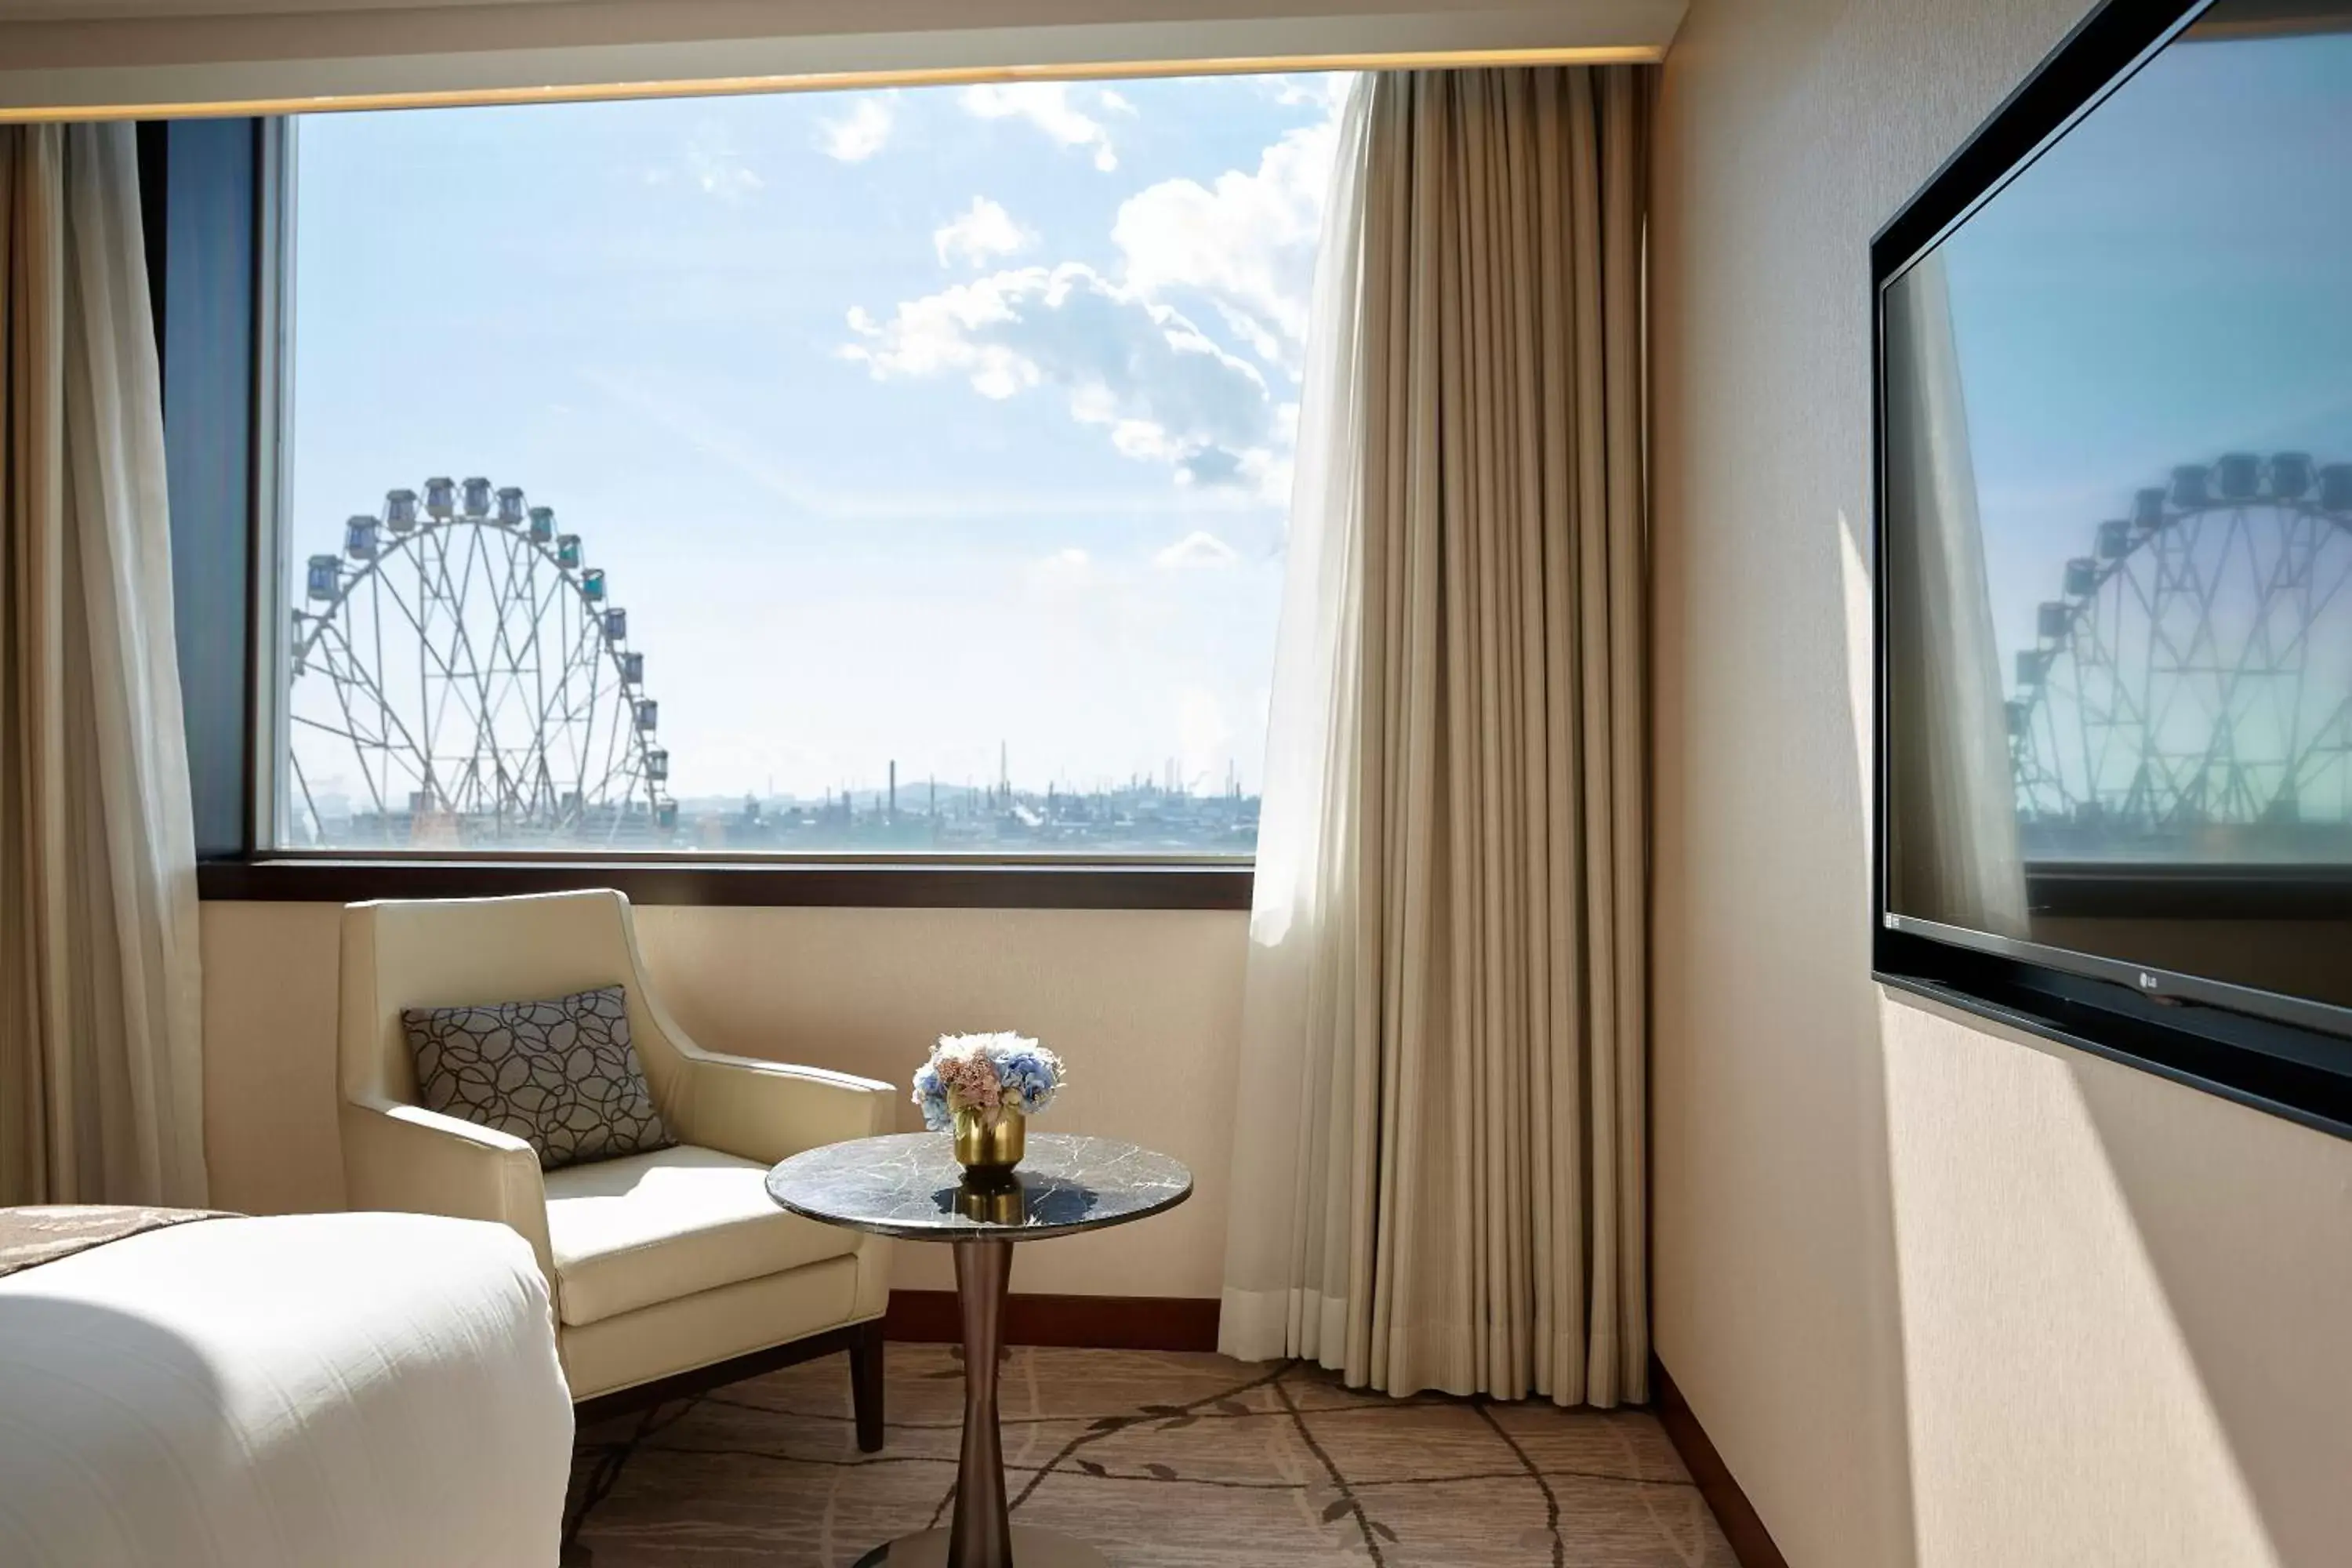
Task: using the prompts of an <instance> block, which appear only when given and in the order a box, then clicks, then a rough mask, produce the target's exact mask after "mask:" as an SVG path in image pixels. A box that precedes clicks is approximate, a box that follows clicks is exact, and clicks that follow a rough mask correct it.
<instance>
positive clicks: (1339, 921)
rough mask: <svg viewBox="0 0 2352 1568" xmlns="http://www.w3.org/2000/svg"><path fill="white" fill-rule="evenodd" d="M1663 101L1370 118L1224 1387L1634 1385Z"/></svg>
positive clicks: (1273, 789)
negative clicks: (1269, 1360)
mask: <svg viewBox="0 0 2352 1568" xmlns="http://www.w3.org/2000/svg"><path fill="white" fill-rule="evenodd" d="M1646 90H1647V79H1646V77H1645V76H1644V75H1643V74H1642V73H1640V72H1638V71H1636V70H1633V69H1632V68H1605V69H1582V68H1576V69H1566V68H1545V69H1535V70H1470V71H1428V72H1402V73H1387V74H1383V75H1381V76H1379V77H1377V78H1374V79H1371V82H1370V87H1369V90H1368V94H1367V100H1366V101H1365V102H1363V103H1361V104H1360V105H1358V106H1355V112H1357V113H1359V114H1360V116H1361V121H1362V123H1361V127H1360V137H1361V143H1360V151H1355V152H1352V153H1351V154H1349V155H1352V156H1354V157H1355V158H1356V159H1357V162H1356V163H1353V164H1352V165H1350V166H1349V167H1344V168H1343V169H1342V171H1341V186H1342V190H1343V196H1342V198H1341V203H1340V204H1339V205H1336V206H1335V211H1337V212H1339V213H1340V214H1342V215H1344V216H1345V220H1346V221H1345V223H1344V225H1335V226H1333V227H1332V228H1331V229H1329V230H1328V231H1327V238H1326V248H1327V255H1326V257H1325V266H1324V268H1323V271H1322V273H1321V274H1320V276H1319V278H1318V313H1317V321H1316V329H1317V331H1318V336H1317V337H1316V338H1315V339H1314V340H1312V341H1311V342H1310V345H1309V353H1310V357H1311V358H1312V359H1313V361H1314V363H1312V364H1311V365H1310V371H1309V380H1308V386H1307V407H1306V409H1305V411H1304V417H1303V424H1302V438H1301V451H1300V458H1299V461H1300V466H1301V478H1300V488H1299V492H1298V496H1297V499H1296V500H1295V503H1294V509H1293V517H1292V529H1293V541H1292V546H1291V550H1292V557H1291V564H1292V569H1293V572H1294V574H1296V573H1297V572H1298V571H1299V570H1300V568H1301V566H1302V563H1303V564H1304V565H1305V566H1306V567H1307V569H1308V570H1309V571H1310V572H1311V573H1312V574H1313V575H1314V576H1315V578H1316V580H1317V589H1316V591H1315V592H1314V593H1313V594H1308V593H1307V592H1306V591H1304V590H1302V588H1301V586H1300V584H1298V583H1297V582H1296V581H1294V583H1293V584H1292V591H1291V597H1290V598H1289V600H1288V601H1287V602H1286V619H1285V624H1284V628H1283V635H1282V642H1281V648H1280V652H1279V654H1278V656H1277V668H1276V686H1275V699H1274V704H1273V714H1274V723H1275V726H1276V732H1275V734H1274V735H1273V737H1272V738H1271V740H1270V742H1269V763H1268V782H1267V788H1266V795H1265V813H1264V821H1263V826H1262V828H1261V848H1260V867H1261V869H1260V879H1261V886H1260V891H1259V895H1258V900H1257V906H1256V908H1255V910H1254V913H1253V920H1252V949H1251V961H1250V962H1251V971H1250V978H1249V987H1248V999H1247V1005H1246V1006H1247V1012H1246V1017H1245V1024H1244V1047H1243V1062H1242V1089H1241V1099H1240V1104H1239V1110H1238V1117H1237V1124H1236V1144H1237V1147H1236V1153H1235V1157H1234V1190H1235V1198H1234V1215H1233V1219H1232V1221H1231V1222H1230V1242H1229V1254H1228V1262H1227V1270H1226V1290H1225V1297H1224V1317H1223V1323H1224V1327H1223V1343H1224V1347H1225V1349H1226V1350H1227V1351H1228V1352H1230V1353H1233V1354H1236V1355H1241V1356H1244V1357H1247V1358H1250V1359H1265V1358H1266V1357H1270V1356H1276V1355H1286V1354H1287V1355H1304V1356H1310V1357H1314V1358H1316V1359H1318V1360H1320V1361H1322V1362H1323V1363H1326V1364H1328V1365H1331V1366H1334V1367H1338V1368H1339V1369H1340V1370H1341V1371H1342V1372H1343V1373H1344V1374H1345V1375H1346V1377H1347V1378H1348V1380H1349V1382H1350V1383H1352V1384H1363V1385H1369V1386H1371V1387H1375V1388H1381V1389H1386V1390H1388V1391H1390V1392H1392V1393H1396V1394H1405V1393H1410V1392H1412V1391H1414V1390H1417V1389H1422V1388H1429V1387H1435V1388H1441V1389H1444V1390H1447V1391H1449V1392H1454V1393H1462V1394H1467V1393H1473V1392H1485V1393H1490V1394H1497V1395H1501V1396H1504V1397H1510V1398H1518V1397H1524V1396H1526V1395H1527V1394H1529V1393H1531V1392H1532V1393H1536V1394H1543V1395H1545V1396H1548V1397H1549V1398H1552V1399H1555V1400H1558V1401H1559V1402H1561V1403H1580V1402H1590V1403H1593V1404H1599V1405H1612V1404H1615V1403H1618V1402H1619V1401H1621V1400H1629V1399H1630V1400H1639V1399H1642V1398H1644V1397H1646V1394H1647V1381H1648V1374H1647V1365H1648V1356H1649V1342H1648V1301H1647V1263H1646V1235H1647V1226H1646V1213H1645V1199H1646V1194H1645V1181H1646V1154H1645V1145H1644V1128H1645V1121H1646V1108H1645V1075H1644V1062H1645V1056H1646V1047H1645V1035H1644V1016H1645V1005H1646V991H1645V987H1646V975H1647V965H1646V960H1645V953H1644V938H1645V931H1646V921H1647V915H1646V911H1645V907H1644V894H1645V883H1646V876H1647V849H1646V846H1647V829H1646V825H1645V821H1644V808H1645V797H1646V776H1645V763H1644V756H1645V744H1646V719H1645V713H1646V687H1645V676H1644V669H1643V654H1644V644H1645V633H1644V626H1643V604H1644V599H1645V595H1646V587H1645V579H1644V572H1645V553H1646V537H1645V530H1646V522H1645V517H1646V511H1645V489H1644V479H1643V429H1644V399H1643V362H1642V354H1643V326H1642V310H1643V249H1642V246H1643V216H1644V215H1643V189H1644V171H1643V151H1644V133H1645V127H1646V107H1645V96H1646ZM1343 145H1349V143H1348V142H1347V141H1346V139H1344V138H1343ZM1351 182H1352V184H1351ZM1349 204H1352V205H1349ZM1335 249H1336V254H1334V251H1335ZM1351 283H1352V292H1350V291H1349V285H1350V284H1351ZM1318 394H1319V395H1322V396H1324V397H1325V398H1326V399H1327V400H1328V401H1329V403H1330V404H1331V405H1333V406H1332V407H1330V408H1328V409H1326V410H1324V411H1323V413H1324V414H1325V417H1324V418H1322V419H1321V420H1319V421H1318V409H1317V407H1316V406H1315V400H1316V398H1317V397H1318ZM1318 723H1319V724H1320V725H1321V726H1322V730H1321V731H1320V732H1318V733H1317V734H1315V735H1314V736H1313V737H1312V744H1311V745H1310V743H1309V740H1308V738H1307V737H1306V736H1304V735H1302V734H1301V733H1299V732H1298V731H1300V730H1301V729H1303V728H1306V727H1308V726H1311V725H1314V724H1318ZM1286 726H1287V727H1289V729H1288V731H1286ZM1294 749H1296V750H1299V751H1303V752H1307V754H1309V755H1311V756H1312V757H1314V758H1316V759H1317V762H1316V763H1315V765H1311V766H1310V765H1300V766H1297V767H1294V768H1292V769H1289V770H1287V771H1286V770H1285V768H1284V767H1283V766H1282V765H1281V763H1282V760H1283V758H1284V757H1285V755H1286V752H1288V751H1291V750H1294ZM1268 868H1272V870H1273V873H1274V874H1273V875H1272V876H1271V877H1269V876H1268V875H1267V871H1268Z"/></svg>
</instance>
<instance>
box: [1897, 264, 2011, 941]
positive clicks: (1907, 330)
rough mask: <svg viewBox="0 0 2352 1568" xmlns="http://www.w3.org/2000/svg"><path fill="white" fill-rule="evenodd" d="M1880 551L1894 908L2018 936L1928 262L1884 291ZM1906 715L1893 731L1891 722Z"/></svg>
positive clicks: (1951, 402)
mask: <svg viewBox="0 0 2352 1568" xmlns="http://www.w3.org/2000/svg"><path fill="white" fill-rule="evenodd" d="M1885 354H1886V445H1887V454H1888V462H1887V475H1888V484H1887V491H1886V505H1887V511H1888V515H1889V520H1890V521H1891V523H1892V524H1893V531H1894V533H1895V536H1896V537H1897V538H1899V539H1901V540H1902V541H1903V542H1904V548H1902V549H1899V550H1892V551H1889V552H1887V562H1886V567H1887V572H1888V577H1887V586H1888V590H1889V596H1890V601H1891V606H1892V614H1890V615H1889V616H1888V617H1887V627H1888V634H1889V637H1891V639H1892V640H1893V642H1894V644H1895V647H1894V650H1893V657H1891V658H1888V660H1887V669H1888V671H1889V672H1890V674H1891V676H1892V677H1893V679H1894V681H1895V686H1894V689H1893V690H1892V691H1891V692H1890V693H1889V694H1888V695H1889V711H1890V712H1891V713H1892V714H1894V715H1895V716H1896V718H1897V720H1898V721H1897V722H1896V723H1895V724H1894V725H1893V726H1892V727H1891V728H1890V730H1889V731H1888V733H1889V736H1890V738H1891V741H1892V745H1891V747H1890V750H1889V754H1888V763H1889V765H1890V766H1891V767H1892V768H1893V770H1894V772H1895V783H1896V788H1895V798H1896V799H1899V800H1902V801H1904V802H1906V803H1907V809H1906V810H1905V811H1904V812H1902V813H1901V814H1899V815H1897V816H1893V817H1891V818H1890V819H1889V820H1888V822H1887V825H1886V826H1887V844H1888V847H1889V851H1890V853H1889V855H1888V870H1889V875H1890V877H1891V879H1892V881H1893V883H1894V892H1895V903H1896V904H1897V906H1899V907H1900V908H1901V909H1902V910H1903V912H1904V913H1906V914H1911V915H1919V916H1923V917H1925V918H1927V919H1930V920H1937V921H1944V922H1945V923H1947V924H1949V925H1957V926H1967V927H1969V928H1970V929H1972V930H1976V931H1991V932H1993V933H1995V934H1996V935H2000V936H2011V937H2023V936H2026V935H2028V934H2029V933H2030V924H2031V922H2030V921H2029V920H2028V918H2027V914H2026V907H2025V858H2024V851H2023V848H2022V847H2021V844H2020V842H2019V839H2018V829H2017V781H2016V775H2015V773H2013V772H2012V771H2011V770H2012V764H2011V761H2010V754H2009V708H2008V704H2007V702H2006V701H2005V700H2004V698H2003V693H2002V691H2001V680H2002V678H2003V676H2004V674H2005V672H2004V671H2003V670H2002V668H2001V667H2000V647H1999V646H1998V644H1997V642H1996V639H1995V637H1994V632H1993V621H1992V591H1991V589H1990V586H1989V585H1988V583H1987V580H1986V576H1985V541H1984V528H1983V525H1982V523H1981V522H1980V521H1979V519H1978V516H1977V474H1976V464H1975V462H1974V460H1973V458H1971V457H1970V455H1969V411H1968V401H1967V398H1966V397H1965V396H1964V395H1963V392H1962V388H1961V384H1960V350H1959V342H1958V337H1957V335H1956V334H1955V332H1954V331H1953V326H1952V295H1951V287H1950V283H1949V280H1948V278H1947V277H1946V275H1945V269H1944V258H1943V257H1942V256H1940V255H1938V254H1935V253H1932V252H1931V253H1930V254H1928V255H1927V256H1924V257H1921V258H1919V260H1918V261H1917V262H1916V263H1915V264H1914V265H1913V266H1912V268H1911V270H1910V271H1908V272H1906V273H1905V274H1904V275H1903V276H1902V277H1901V278H1900V279H1896V280H1895V283H1894V284H1893V285H1892V286H1891V287H1889V288H1888V289H1887V291H1886V343H1885ZM1906 716H1907V719H1908V721H1907V722H1906V721H1904V720H1905V718H1906Z"/></svg>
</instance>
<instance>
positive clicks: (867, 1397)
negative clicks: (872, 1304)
mask: <svg viewBox="0 0 2352 1568" xmlns="http://www.w3.org/2000/svg"><path fill="white" fill-rule="evenodd" d="M849 1397H850V1402H851V1403H852V1404H853V1405H856V1409H857V1447H858V1450H859V1451H860V1452H861V1453H867V1454H875V1453H879V1452H881V1449H882V1320H881V1319H879V1318H877V1319H875V1320H874V1321H872V1322H870V1323H861V1324H859V1325H858V1329H857V1340H856V1343H854V1344H852V1345H851V1346H850V1347H849Z"/></svg>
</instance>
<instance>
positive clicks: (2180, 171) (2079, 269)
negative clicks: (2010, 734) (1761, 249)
mask: <svg viewBox="0 0 2352 1568" xmlns="http://www.w3.org/2000/svg"><path fill="white" fill-rule="evenodd" d="M1942 250H1943V254H1944V256H1945V258H1946V261H1947V266H1948V278H1949V280H1950V289H1951V299H1952V315H1953V321H1954V327H1955V331H1956V333H1957V337H1958V344H1959V351H1960V363H1961V374H1962V383H1963V385H1964V388H1965V392H1966V398H1967V404H1968V419H1969V447H1970V450H1971V453H1972V455H1973V458H1974V462H1975V467H1976V473H1977V484H1978V504H1979V512H1980V515H1981V517H1982V520H1983V523H1984V529H1985V534H1986V552H1987V556H1988V567H1989V571H1990V580H1991V587H1992V595H1993V608H1994V616H1995V621H1996V631H1997V634H1998V637H1999V641H2000V647H2001V649H2002V658H2001V664H2002V668H2003V671H2004V675H2005V678H2006V675H2007V672H2009V671H2011V669H2012V668H2013V667H2014V663H2015V661H2014V658H2013V657H2012V655H2013V652H2014V650H2016V649H2018V648H2021V647H2030V646H2032V640H2033V631H2034V628H2033V616H2034V607H2035V605H2038V604H2039V603H2040V602H2041V601H2042V600H2044V599H2053V598H2056V597H2058V596H2059V590H2060V586H2061V578H2062V576H2063V570H2064V565H2065V563H2066V560H2067V559H2068V558H2069V557H2070V556H2074V555H2084V554H2088V553H2090V552H2091V545H2092V539H2093V534H2094V531H2095V529H2096V527H2097V525H2098V523H2099V522H2100V521H2102V520H2103V519H2106V518H2112V517H2120V516H2123V515H2124V514H2125V513H2126V511H2127V510H2128V509H2129V506H2130V502H2131V497H2132V492H2133V491H2134V490H2136V489H2139V488H2140V487H2142V486H2147V485H2159V484H2162V483H2164V482H2165V479H2166V478H2167V476H2168V472H2169V470H2170V469H2171V468H2172V467H2173V466H2174V465H2176V464H2182V463H2196V462H2205V461H2210V460H2211V459H2212V458H2217V457H2219V456H2221V454H2222V453H2224V452H2231V451H2246V452H2253V453H2258V454H2263V455H2268V454H2270V453H2273V452H2281V451H2303V452H2308V453H2310V454H2312V455H2313V457H2314V458H2315V459H2316V460H2318V461H2320V462H2323V463H2325V462H2331V461H2332V462H2352V37H2345V36H2335V37H2302V38H2273V39H2255V40H2242V41H2231V42H2219V43H2181V44H2176V45H2175V46H2174V47H2171V48H2169V49H2168V50H2166V51H2165V52H2163V53H2162V54H2160V55H2158V57H2157V58H2155V59H2154V60H2152V61H2151V62H2149V64H2148V65H2147V67H2146V68H2144V69H2143V70H2142V71H2141V72H2140V73H2139V74H2138V75H2137V77H2135V78H2134V79H2132V80H2131V81H2129V82H2128V83H2126V85H2125V86H2124V87H2123V88H2122V89H2119V90H2118V91H2117V92H2116V94H2115V96H2114V97H2112V98H2111V99H2110V100H2108V101H2107V102H2106V103H2105V105H2104V106H2102V107H2101V108H2100V109H2099V110H2096V111H2095V113H2093V114H2092V115H2091V116H2089V117H2088V118H2087V119H2085V120H2084V121H2083V122H2082V123H2081V124H2080V125H2078V126H2077V127H2076V128H2075V129H2074V131H2073V132H2070V133H2069V134H2068V135H2067V136H2066V137H2065V138H2063V140H2062V141H2060V142H2058V143H2057V144H2056V145H2055V146H2054V147H2053V148H2052V149H2051V150H2050V151H2049V152H2048V153H2045V154H2044V155H2043V156H2042V159H2041V160H2040V161H2039V162H2038V163H2035V164H2034V165H2033V166H2032V168H2030V169H2029V170H2027V171H2026V172H2025V173H2024V174H2021V176H2020V177H2019V178H2018V179H2017V180H2016V181H2015V182H2014V183H2012V184H2011V185H2010V186H2009V187H2008V188H2007V189H2006V190H2005V191H2003V192H2002V193H2001V194H2000V195H1999V196H1997V197H1996V198H1995V199H1994V200H1993V201H1992V202H1991V203H1990V205H1987V206H1986V207H1985V208H1984V209H1983V210H1982V211H1980V212H1979V214H1978V215H1977V216H1975V217H1973V218H1972V219H1970V220H1969V223H1968V224H1967V225H1966V226H1964V227H1962V228H1961V229H1959V230H1958V232H1957V233H1956V234H1954V235H1953V236H1952V237H1950V238H1949V239H1948V240H1947V241H1946V242H1945V243H1944V246H1943V247H1942Z"/></svg>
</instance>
